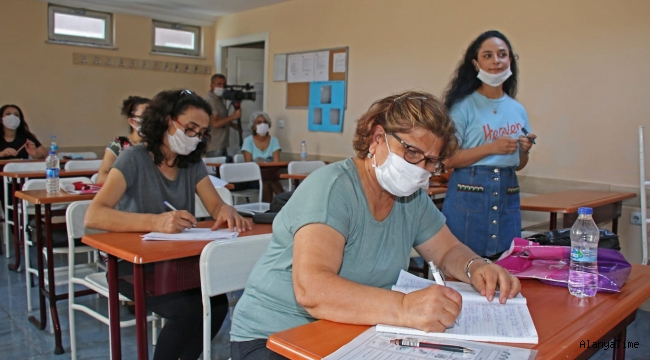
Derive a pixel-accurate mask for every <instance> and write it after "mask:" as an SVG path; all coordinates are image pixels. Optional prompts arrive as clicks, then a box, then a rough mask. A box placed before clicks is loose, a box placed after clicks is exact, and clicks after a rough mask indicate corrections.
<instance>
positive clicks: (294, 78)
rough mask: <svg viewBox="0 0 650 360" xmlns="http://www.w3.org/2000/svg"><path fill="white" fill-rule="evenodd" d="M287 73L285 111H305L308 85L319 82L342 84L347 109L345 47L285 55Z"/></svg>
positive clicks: (344, 103) (309, 86) (346, 53)
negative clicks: (337, 82) (339, 82)
mask: <svg viewBox="0 0 650 360" xmlns="http://www.w3.org/2000/svg"><path fill="white" fill-rule="evenodd" d="M300 59H303V60H304V61H300ZM325 60H327V61H325ZM325 62H326V63H327V64H325ZM325 65H326V66H327V69H325V68H324V67H325ZM286 71H287V77H286V79H287V105H286V108H287V109H308V108H309V105H310V89H311V88H312V86H311V83H313V82H322V81H341V82H343V86H344V91H343V93H344V94H345V97H344V98H343V106H344V108H347V83H348V81H347V80H348V47H341V48H332V49H322V50H313V51H303V52H295V53H287V64H286Z"/></svg>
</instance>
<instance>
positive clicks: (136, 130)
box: [129, 117, 142, 134]
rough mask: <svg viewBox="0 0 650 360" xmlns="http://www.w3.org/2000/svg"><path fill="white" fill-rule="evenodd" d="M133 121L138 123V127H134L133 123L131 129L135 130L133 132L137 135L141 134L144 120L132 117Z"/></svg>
mask: <svg viewBox="0 0 650 360" xmlns="http://www.w3.org/2000/svg"><path fill="white" fill-rule="evenodd" d="M131 120H133V122H136V123H138V125H133V123H131V122H129V125H131V127H132V128H133V130H135V132H136V133H138V134H140V128H141V127H142V126H141V125H140V124H142V120H136V119H135V117H132V118H131Z"/></svg>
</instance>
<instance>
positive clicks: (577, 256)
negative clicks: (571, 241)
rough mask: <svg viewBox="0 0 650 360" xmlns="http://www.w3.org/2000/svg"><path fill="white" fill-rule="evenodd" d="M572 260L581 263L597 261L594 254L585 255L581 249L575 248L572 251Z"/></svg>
mask: <svg viewBox="0 0 650 360" xmlns="http://www.w3.org/2000/svg"><path fill="white" fill-rule="evenodd" d="M571 260H573V261H579V262H593V261H596V260H597V257H596V255H595V254H594V252H589V253H585V252H584V251H582V250H581V249H579V248H577V247H575V248H573V249H571Z"/></svg>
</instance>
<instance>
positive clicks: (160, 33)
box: [151, 21, 201, 56]
mask: <svg viewBox="0 0 650 360" xmlns="http://www.w3.org/2000/svg"><path fill="white" fill-rule="evenodd" d="M152 24H153V29H152V31H153V43H152V44H151V51H152V52H160V53H172V54H180V55H189V56H199V55H200V52H201V51H200V50H201V46H200V41H201V28H200V27H198V26H190V25H181V24H173V23H168V22H163V21H153V22H152Z"/></svg>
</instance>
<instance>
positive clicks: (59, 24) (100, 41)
mask: <svg viewBox="0 0 650 360" xmlns="http://www.w3.org/2000/svg"><path fill="white" fill-rule="evenodd" d="M48 40H49V41H51V42H63V43H66V44H73V45H74V44H78V45H86V46H88V45H95V46H110V47H112V46H113V14H109V13H102V12H97V11H91V10H86V9H76V8H69V7H65V6H58V5H50V6H49V7H48Z"/></svg>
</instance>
